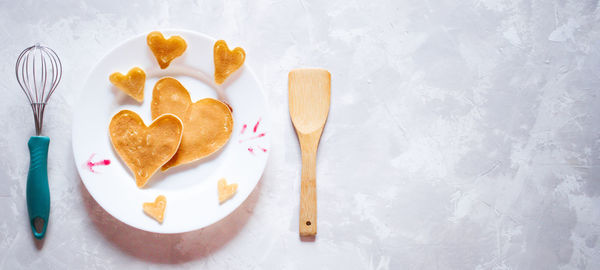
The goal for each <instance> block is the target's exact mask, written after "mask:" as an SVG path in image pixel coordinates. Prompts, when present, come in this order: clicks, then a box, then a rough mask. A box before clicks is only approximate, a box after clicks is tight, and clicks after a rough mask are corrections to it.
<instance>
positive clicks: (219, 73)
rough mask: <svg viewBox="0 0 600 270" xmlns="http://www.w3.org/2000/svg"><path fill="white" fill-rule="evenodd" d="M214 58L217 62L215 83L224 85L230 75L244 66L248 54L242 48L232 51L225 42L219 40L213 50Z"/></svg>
mask: <svg viewBox="0 0 600 270" xmlns="http://www.w3.org/2000/svg"><path fill="white" fill-rule="evenodd" d="M213 57H214V61H215V82H216V83H217V84H222V83H223V82H224V81H225V79H227V77H229V75H231V74H232V73H233V72H235V71H236V70H238V69H239V68H240V67H241V66H242V65H243V64H244V60H245V59H246V52H244V49H242V48H240V47H237V48H235V49H233V51H230V50H229V47H227V43H225V41H224V40H218V41H217V42H215V46H214V48H213Z"/></svg>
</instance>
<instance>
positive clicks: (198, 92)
mask: <svg viewBox="0 0 600 270" xmlns="http://www.w3.org/2000/svg"><path fill="white" fill-rule="evenodd" d="M162 33H163V34H164V35H165V37H169V36H171V35H180V36H181V37H183V38H184V39H185V40H186V42H187V45H188V46H187V50H186V51H185V53H184V54H183V55H182V56H180V57H179V58H176V59H175V60H173V62H171V65H170V66H169V67H168V68H167V69H165V70H161V69H160V68H159V67H158V63H157V62H156V59H155V58H154V56H153V55H152V53H151V51H150V49H149V48H148V46H147V45H146V35H147V33H144V34H141V35H139V36H136V37H134V38H132V39H130V40H127V41H125V42H124V43H123V44H121V45H119V46H118V47H116V48H114V49H113V50H111V51H110V52H109V53H108V54H107V55H106V56H105V57H104V58H102V60H100V62H99V63H98V64H97V65H96V66H95V67H94V69H93V70H92V72H91V73H90V75H89V77H88V79H87V81H86V83H85V86H84V87H83V89H82V90H81V97H80V99H79V101H78V102H77V104H76V105H75V108H74V119H73V153H74V157H75V162H76V163H77V169H78V171H79V175H80V176H81V180H82V181H83V183H84V185H85V187H86V188H87V190H88V191H89V192H90V194H91V195H92V197H94V199H95V200H96V201H97V202H98V204H100V206H102V207H103V208H104V209H105V210H106V211H107V212H108V213H110V214H111V215H113V216H114V217H115V218H117V219H119V220H121V221H122V222H124V223H126V224H129V225H131V226H133V227H136V228H139V229H142V230H146V231H150V232H157V233H179V232H186V231H191V230H196V229H200V228H203V227H206V226H208V225H210V224H213V223H215V222H217V221H219V220H220V219H222V218H224V217H225V216H227V215H228V214H229V213H231V212H232V211H233V210H235V209H236V208H237V207H238V206H239V205H240V204H241V203H242V202H243V201H244V200H245V199H246V198H247V197H248V195H249V194H250V192H251V191H252V190H253V189H254V187H255V186H256V184H257V183H258V181H259V179H260V177H261V175H262V172H263V170H264V168H265V165H266V162H267V156H268V154H269V152H270V135H271V134H270V121H269V115H268V111H267V108H268V106H267V100H266V97H265V94H264V93H263V92H262V90H261V88H260V86H259V83H258V81H257V79H256V77H255V75H254V73H253V72H252V70H251V69H250V67H249V66H248V65H246V64H244V66H243V67H242V68H240V69H239V70H238V71H237V72H236V73H235V74H233V75H232V77H230V78H228V79H227V81H226V82H225V84H223V85H222V86H220V87H218V86H217V85H216V84H215V83H214V79H213V78H214V77H213V74H214V62H213V44H214V42H215V41H216V40H215V39H213V38H210V37H208V36H206V35H203V34H199V33H195V32H190V31H183V30H170V31H162ZM229 45H230V47H235V46H238V44H229ZM248 57H252V55H251V54H250V55H248ZM134 66H139V67H141V68H142V69H144V70H145V71H146V74H147V78H146V86H145V89H144V102H143V103H142V104H139V103H137V102H136V101H134V100H133V99H132V98H130V97H128V96H126V95H125V94H123V93H122V92H121V91H119V90H118V89H116V88H115V87H114V86H112V84H111V83H110V82H109V80H108V76H109V75H110V74H111V73H113V72H117V71H118V72H121V73H126V72H127V71H128V70H129V69H130V68H132V67H134ZM163 76H171V77H175V78H177V79H178V80H179V81H180V82H181V83H182V84H183V85H184V86H185V87H186V89H188V91H189V92H190V95H191V97H192V101H194V102H195V101H196V100H198V99H201V98H205V97H212V98H219V96H220V97H221V99H223V98H224V99H226V100H227V102H228V103H229V104H230V105H231V107H233V119H234V129H233V133H232V136H231V138H230V140H229V142H228V143H227V144H226V145H225V146H224V147H223V149H222V150H221V151H219V152H217V153H215V154H213V155H212V156H210V157H208V158H205V159H203V160H200V161H196V162H193V163H191V164H188V165H183V166H178V167H175V168H171V169H170V170H168V171H167V172H160V170H159V172H157V173H156V174H155V175H154V176H153V177H152V178H150V181H149V182H148V183H147V185H146V186H145V187H144V188H142V189H139V188H137V186H136V185H135V180H134V179H133V175H132V173H131V172H130V171H129V169H128V168H127V166H126V165H125V164H124V163H123V161H122V160H121V158H120V157H119V156H118V155H117V153H116V152H115V151H114V149H113V147H112V145H111V143H110V138H109V135H108V124H109V122H110V119H111V118H112V116H113V115H114V114H116V113H117V112H118V111H120V110H123V109H129V110H132V111H135V112H137V113H138V114H139V115H140V116H141V117H142V119H144V122H145V123H146V125H149V124H150V123H151V117H150V102H151V99H152V89H153V88H154V83H156V81H157V80H158V79H159V78H161V77H163ZM217 93H221V94H219V95H218V94H217ZM257 123H258V124H257ZM261 134H264V135H261ZM90 157H91V160H90ZM103 160H109V161H110V164H109V165H105V164H104V162H103ZM88 162H92V163H96V164H97V165H94V166H92V169H90V166H88ZM92 170H93V171H92ZM223 177H224V178H226V179H227V181H228V183H238V190H237V194H236V195H235V196H234V197H233V198H232V199H231V200H229V201H227V202H225V203H223V204H221V205H220V204H219V201H218V196H217V181H218V180H219V179H220V178H223ZM160 194H162V195H165V196H166V197H167V207H166V210H165V218H164V222H163V223H162V224H159V223H158V222H156V221H155V220H153V219H152V218H150V217H148V216H146V214H144V212H143V211H142V204H143V203H144V202H152V201H154V199H155V198H156V196H158V195H160Z"/></svg>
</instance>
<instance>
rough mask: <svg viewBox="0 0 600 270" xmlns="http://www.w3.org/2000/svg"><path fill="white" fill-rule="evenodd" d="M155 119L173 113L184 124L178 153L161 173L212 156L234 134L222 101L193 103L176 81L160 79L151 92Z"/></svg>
mask: <svg viewBox="0 0 600 270" xmlns="http://www.w3.org/2000/svg"><path fill="white" fill-rule="evenodd" d="M151 111H152V118H153V119H155V118H156V117H158V116H160V115H162V114H165V113H172V114H174V115H177V116H178V117H179V118H180V119H181V121H183V126H184V129H183V139H181V145H180V146H179V150H177V153H176V154H175V155H174V156H173V158H172V159H171V160H169V162H167V163H166V164H165V165H164V166H163V167H162V170H166V169H168V168H170V167H175V166H178V165H181V164H186V163H190V162H192V161H195V160H198V159H201V158H203V157H206V156H209V155H210V154H212V153H214V152H216V151H218V150H219V149H221V147H223V146H224V145H225V144H226V143H227V141H228V140H229V138H230V137H231V132H232V131H233V116H232V115H231V111H230V110H229V108H228V107H227V105H225V104H224V103H223V102H221V101H218V100H216V99H212V98H205V99H201V100H198V101H196V102H195V103H192V100H191V98H190V94H189V93H188V91H187V90H186V89H185V88H184V87H183V85H181V83H179V81H177V80H176V79H174V78H170V77H166V78H162V79H160V80H159V81H158V82H156V84H155V85H154V91H153V92H152V105H151Z"/></svg>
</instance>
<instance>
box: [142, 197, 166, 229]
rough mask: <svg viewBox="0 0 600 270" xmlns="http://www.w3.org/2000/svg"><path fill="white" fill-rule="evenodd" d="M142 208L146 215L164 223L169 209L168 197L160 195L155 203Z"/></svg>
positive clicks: (144, 205) (147, 203) (145, 204)
mask: <svg viewBox="0 0 600 270" xmlns="http://www.w3.org/2000/svg"><path fill="white" fill-rule="evenodd" d="M142 208H143V209H144V213H146V215H148V216H150V217H152V218H153V219H156V221H158V223H162V222H163V219H164V217H165V208H167V197H165V196H163V195H158V197H156V200H154V202H145V203H144V204H143V205H142Z"/></svg>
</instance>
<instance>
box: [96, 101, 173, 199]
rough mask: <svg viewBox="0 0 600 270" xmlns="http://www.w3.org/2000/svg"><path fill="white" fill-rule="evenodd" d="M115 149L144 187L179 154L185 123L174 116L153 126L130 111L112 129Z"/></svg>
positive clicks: (117, 118)
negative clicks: (147, 124)
mask: <svg viewBox="0 0 600 270" xmlns="http://www.w3.org/2000/svg"><path fill="white" fill-rule="evenodd" d="M108 131H109V133H110V141H111V142H112V145H113V147H114V148H115V150H116V151H117V153H118V154H119V156H120V157H121V159H122V160H123V161H124V162H125V164H126V165H127V167H129V169H130V170H131V172H133V175H135V183H136V184H137V186H138V187H143V186H144V185H145V184H146V182H148V179H150V177H151V176H152V175H153V174H154V173H155V172H156V171H157V170H158V168H160V167H161V166H163V165H164V164H165V163H167V162H168V161H169V160H170V159H171V158H172V157H173V155H175V153H176V152H177V149H178V148H179V144H180V142H181V137H182V135H183V123H182V122H181V120H180V119H179V118H178V117H177V116H175V115H172V114H165V115H161V116H160V117H158V118H156V119H155V120H154V121H153V122H152V124H150V126H148V127H147V126H146V125H145V124H144V121H143V120H142V118H140V116H139V115H138V114H137V113H135V112H132V111H130V110H122V111H120V112H118V113H117V114H115V116H113V118H112V119H111V121H110V124H109V126H108Z"/></svg>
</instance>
